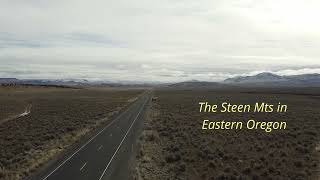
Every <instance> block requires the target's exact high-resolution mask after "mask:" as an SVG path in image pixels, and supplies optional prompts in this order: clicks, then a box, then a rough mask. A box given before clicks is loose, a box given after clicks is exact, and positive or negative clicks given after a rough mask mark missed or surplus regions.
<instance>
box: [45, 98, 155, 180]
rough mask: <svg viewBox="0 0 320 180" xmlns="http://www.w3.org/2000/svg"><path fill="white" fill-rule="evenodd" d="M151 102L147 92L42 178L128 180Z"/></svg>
mask: <svg viewBox="0 0 320 180" xmlns="http://www.w3.org/2000/svg"><path fill="white" fill-rule="evenodd" d="M149 101H150V92H147V93H145V94H144V95H142V96H141V97H140V98H139V99H138V100H137V101H136V102H135V103H133V104H132V105H131V106H130V107H128V108H127V109H126V110H125V111H124V112H122V113H121V114H119V115H118V116H117V117H116V118H115V119H113V120H112V121H111V122H110V123H109V124H108V125H107V126H105V127H104V128H103V129H102V130H100V131H99V132H98V133H97V134H95V135H94V136H93V137H92V138H91V139H89V140H88V141H87V142H86V143H85V144H83V145H82V146H81V147H80V148H78V149H77V150H76V151H75V152H73V153H70V155H69V156H67V157H66V158H65V159H64V160H63V161H61V163H59V164H58V165H55V166H54V167H49V168H48V169H47V170H46V172H45V174H44V175H43V177H41V179H42V180H73V179H75V180H101V179H127V178H128V177H127V175H128V167H129V165H128V161H129V158H130V157H131V155H132V150H133V146H134V144H135V140H136V139H137V137H138V133H139V128H141V125H142V122H143V117H144V116H143V115H144V111H145V109H146V105H147V104H148V103H149Z"/></svg>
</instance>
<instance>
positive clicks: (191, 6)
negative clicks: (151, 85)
mask: <svg viewBox="0 0 320 180" xmlns="http://www.w3.org/2000/svg"><path fill="white" fill-rule="evenodd" d="M318 9H320V2H319V1H315V0H314V1H312V0H309V1H301V0H299V1H298V0H280V1H279V0H261V1H260V0H259V1H249V0H227V1H226V0H199V1H191V0H184V1H169V0H164V1H152V0H131V1H123V0H117V1H104V0H92V1H78V0H77V1H76V0H56V1H47V0H45V1H43V0H32V1H23V0H15V1H12V0H2V1H0V27H1V29H0V76H1V77H19V78H86V79H106V80H117V81H118V80H119V81H121V80H131V81H162V82H166V81H170V82H172V81H183V80H190V79H198V80H208V81H219V80H222V79H225V78H228V77H231V76H235V75H241V74H254V73H257V72H262V71H268V72H275V73H278V74H281V75H285V74H288V75H289V74H290V75H291V74H301V73H320V71H319V69H320V61H319V58H320V51H319V48H320V25H319V23H318V19H320V12H319V11H318Z"/></svg>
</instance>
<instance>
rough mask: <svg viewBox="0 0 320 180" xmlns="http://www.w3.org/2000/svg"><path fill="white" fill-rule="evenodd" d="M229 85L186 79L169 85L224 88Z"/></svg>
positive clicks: (176, 86)
mask: <svg viewBox="0 0 320 180" xmlns="http://www.w3.org/2000/svg"><path fill="white" fill-rule="evenodd" d="M228 86H229V85H226V84H221V83H218V82H207V81H195V80H193V81H185V82H179V83H175V84H171V85H169V86H168V87H171V88H223V87H228Z"/></svg>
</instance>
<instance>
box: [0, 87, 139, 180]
mask: <svg viewBox="0 0 320 180" xmlns="http://www.w3.org/2000/svg"><path fill="white" fill-rule="evenodd" d="M0 92H1V93H0V100H1V104H0V107H1V108H0V114H2V116H1V117H2V118H6V117H8V116H10V115H11V114H15V113H21V111H24V108H25V106H26V105H27V104H32V109H31V113H30V114H28V115H26V116H22V117H18V118H13V119H10V120H9V121H6V122H4V123H2V124H0V137H1V138H0V147H1V148H0V179H6V180H7V179H10V180H11V179H12V180H16V179H23V178H25V177H27V176H29V175H30V174H32V173H33V172H35V171H36V170H37V169H39V168H40V167H41V166H43V165H44V164H45V163H47V162H48V161H49V160H51V159H54V158H55V157H56V156H57V155H59V154H60V153H62V152H64V151H65V150H66V149H68V148H69V147H71V145H73V144H74V143H76V142H79V141H80V140H81V139H82V137H84V136H85V135H86V134H87V133H88V132H91V131H92V130H94V129H96V128H97V127H99V126H101V125H102V124H106V123H108V121H109V117H110V116H112V115H114V114H116V113H118V112H119V111H120V110H121V109H122V108H123V107H125V106H126V105H128V104H130V102H132V99H133V98H135V97H136V96H138V95H139V94H140V93H141V92H142V91H141V90H121V91H117V90H99V89H89V90H88V89H69V88H68V89H67V88H64V89H62V88H44V87H40V88H39V87H31V88H30V87H18V88H0ZM130 99H131V100H130ZM129 100H130V101H129Z"/></svg>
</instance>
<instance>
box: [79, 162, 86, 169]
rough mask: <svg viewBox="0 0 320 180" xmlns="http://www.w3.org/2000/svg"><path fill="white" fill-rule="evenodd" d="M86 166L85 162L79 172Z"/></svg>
mask: <svg viewBox="0 0 320 180" xmlns="http://www.w3.org/2000/svg"><path fill="white" fill-rule="evenodd" d="M86 165H87V162H86V163H84V164H83V166H82V167H81V168H80V171H81V170H82V169H83V168H84V167H85V166H86Z"/></svg>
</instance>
